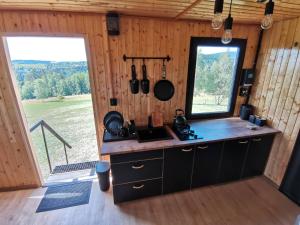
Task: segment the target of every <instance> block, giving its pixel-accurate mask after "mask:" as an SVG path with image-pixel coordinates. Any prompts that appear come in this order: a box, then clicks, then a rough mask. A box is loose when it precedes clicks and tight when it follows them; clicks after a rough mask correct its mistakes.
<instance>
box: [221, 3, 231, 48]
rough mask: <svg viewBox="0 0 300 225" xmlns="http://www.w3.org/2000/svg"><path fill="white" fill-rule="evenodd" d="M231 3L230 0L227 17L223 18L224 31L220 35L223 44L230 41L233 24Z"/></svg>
mask: <svg viewBox="0 0 300 225" xmlns="http://www.w3.org/2000/svg"><path fill="white" fill-rule="evenodd" d="M231 5H232V0H231V1H230V8H229V14H228V17H227V18H226V20H225V24H224V33H223V36H222V40H221V41H222V43H223V44H225V45H226V44H229V43H230V42H231V41H232V24H233V18H232V17H231Z"/></svg>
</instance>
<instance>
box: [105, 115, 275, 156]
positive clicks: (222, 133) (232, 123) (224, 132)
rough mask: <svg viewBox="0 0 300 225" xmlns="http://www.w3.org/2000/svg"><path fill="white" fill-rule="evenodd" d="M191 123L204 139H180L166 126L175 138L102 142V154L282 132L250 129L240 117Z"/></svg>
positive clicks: (260, 128) (269, 129) (267, 128)
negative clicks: (151, 140) (149, 140)
mask: <svg viewBox="0 0 300 225" xmlns="http://www.w3.org/2000/svg"><path fill="white" fill-rule="evenodd" d="M189 124H190V126H191V129H193V130H195V134H198V136H201V137H203V139H197V140H190V141H180V140H179V139H178V138H177V136H176V135H175V134H174V132H173V131H172V130H171V128H170V127H168V126H166V128H167V130H168V131H169V132H170V134H171V135H172V136H173V138H174V139H171V140H162V141H153V142H144V143H139V142H138V141H137V140H126V141H116V142H104V143H103V144H102V150H101V155H114V154H123V153H130V152H141V151H148V150H154V149H163V148H171V147H181V146H186V145H191V144H200V143H209V142H216V141H223V140H230V139H237V138H243V137H251V136H256V135H264V134H272V133H279V132H280V131H278V130H276V129H273V128H271V127H268V126H264V127H259V128H257V129H256V130H250V129H248V128H246V125H247V124H248V122H247V121H244V120H241V119H240V118H238V117H231V118H226V119H213V120H202V121H190V122H189Z"/></svg>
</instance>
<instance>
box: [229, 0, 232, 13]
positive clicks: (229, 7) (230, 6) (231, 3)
mask: <svg viewBox="0 0 300 225" xmlns="http://www.w3.org/2000/svg"><path fill="white" fill-rule="evenodd" d="M231 6H232V0H230V7H229V14H231Z"/></svg>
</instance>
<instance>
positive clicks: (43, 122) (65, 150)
mask: <svg viewBox="0 0 300 225" xmlns="http://www.w3.org/2000/svg"><path fill="white" fill-rule="evenodd" d="M39 126H41V129H42V134H43V139H44V145H45V149H46V155H47V160H48V165H49V169H50V172H51V173H52V171H53V170H52V166H51V161H50V156H49V151H48V145H47V139H46V135H45V130H44V128H46V129H47V130H48V131H49V132H50V133H51V134H53V135H54V136H55V137H56V138H57V139H58V140H59V141H61V142H62V144H63V145H64V152H65V157H66V162H67V164H69V160H68V154H67V149H66V146H67V147H68V148H70V149H71V148H72V146H71V145H70V144H69V143H68V142H66V141H65V139H64V138H62V137H61V136H60V135H59V134H58V133H57V132H56V131H55V130H54V129H53V128H52V127H51V126H50V125H49V124H48V123H46V122H45V121H44V120H40V121H38V122H37V123H36V124H34V125H33V126H32V127H31V128H30V132H33V131H34V130H35V129H37V128H38V127H39Z"/></svg>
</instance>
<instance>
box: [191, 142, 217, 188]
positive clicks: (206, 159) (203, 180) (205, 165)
mask: <svg viewBox="0 0 300 225" xmlns="http://www.w3.org/2000/svg"><path fill="white" fill-rule="evenodd" d="M222 147H223V142H218V143H211V144H202V145H198V146H196V147H195V159H194V169H193V178H192V187H193V188H194V187H201V186H205V185H212V184H215V183H216V182H217V177H218V172H219V167H220V159H221V152H222Z"/></svg>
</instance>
